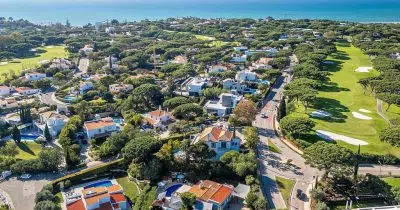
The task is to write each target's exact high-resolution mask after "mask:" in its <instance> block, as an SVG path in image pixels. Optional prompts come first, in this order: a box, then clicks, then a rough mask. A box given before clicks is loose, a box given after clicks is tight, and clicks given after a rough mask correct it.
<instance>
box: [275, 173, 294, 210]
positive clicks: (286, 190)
mask: <svg viewBox="0 0 400 210" xmlns="http://www.w3.org/2000/svg"><path fill="white" fill-rule="evenodd" d="M276 183H277V184H278V188H279V191H280V192H281V194H282V197H283V199H284V200H285V203H286V206H288V207H289V206H290V194H291V193H292V189H293V187H294V184H295V183H296V182H295V181H294V180H291V179H285V178H283V177H279V176H277V177H276Z"/></svg>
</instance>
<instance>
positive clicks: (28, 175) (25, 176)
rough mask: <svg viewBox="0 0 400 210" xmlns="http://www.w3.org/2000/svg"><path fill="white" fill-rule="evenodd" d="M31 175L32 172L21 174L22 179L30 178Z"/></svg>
mask: <svg viewBox="0 0 400 210" xmlns="http://www.w3.org/2000/svg"><path fill="white" fill-rule="evenodd" d="M31 177H32V175H30V174H22V175H21V176H20V178H21V179H30V178H31Z"/></svg>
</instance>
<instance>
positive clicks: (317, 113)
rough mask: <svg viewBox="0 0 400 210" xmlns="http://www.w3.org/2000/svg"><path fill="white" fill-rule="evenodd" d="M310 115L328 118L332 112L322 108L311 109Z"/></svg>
mask: <svg viewBox="0 0 400 210" xmlns="http://www.w3.org/2000/svg"><path fill="white" fill-rule="evenodd" d="M310 115H311V117H316V118H330V117H332V114H331V113H329V112H326V111H323V110H316V111H313V112H312V113H311V114H310Z"/></svg>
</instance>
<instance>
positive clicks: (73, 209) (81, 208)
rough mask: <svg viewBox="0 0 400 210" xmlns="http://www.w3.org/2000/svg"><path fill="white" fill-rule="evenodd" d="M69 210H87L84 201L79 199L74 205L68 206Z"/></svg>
mask: <svg viewBox="0 0 400 210" xmlns="http://www.w3.org/2000/svg"><path fill="white" fill-rule="evenodd" d="M67 210H86V208H85V205H84V204H83V201H82V199H79V200H77V201H75V202H73V203H70V204H68V205H67Z"/></svg>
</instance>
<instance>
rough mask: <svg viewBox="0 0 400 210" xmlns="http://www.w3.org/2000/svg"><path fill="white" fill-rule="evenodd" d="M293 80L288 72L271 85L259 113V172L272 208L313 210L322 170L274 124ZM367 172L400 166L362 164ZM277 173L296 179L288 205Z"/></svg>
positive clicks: (396, 170)
mask: <svg viewBox="0 0 400 210" xmlns="http://www.w3.org/2000/svg"><path fill="white" fill-rule="evenodd" d="M291 66H293V65H291ZM290 81H291V76H290V75H288V74H284V75H283V76H280V77H279V78H278V79H277V81H276V82H275V84H274V86H272V87H271V91H270V93H269V94H268V95H267V97H266V98H265V100H264V103H263V104H264V106H263V107H262V109H261V112H260V113H259V114H258V115H257V116H256V120H255V121H254V124H253V125H254V126H255V127H257V128H258V131H259V136H260V145H259V146H258V159H259V170H258V173H259V176H260V179H261V187H262V190H263V192H264V194H265V195H266V197H267V199H268V203H269V205H270V208H273V209H291V210H303V209H307V210H308V209H310V205H309V192H310V190H311V189H312V186H313V184H314V183H315V178H316V176H317V175H322V172H321V171H319V170H318V169H316V168H312V167H310V166H309V165H306V164H305V160H304V159H303V157H301V155H300V154H299V153H297V152H295V151H294V150H292V149H291V148H290V147H288V146H287V145H286V144H285V143H284V142H283V141H282V140H281V138H280V137H279V136H277V135H276V133H275V128H276V127H278V126H276V125H274V121H275V116H276V113H277V110H276V109H277V106H278V105H279V102H280V101H281V99H282V96H283V88H284V86H285V84H286V83H287V82H290ZM381 107H382V105H381V103H379V101H378V111H379V109H381ZM261 113H265V115H266V118H262V117H261ZM268 139H270V141H271V142H272V143H273V144H274V145H276V146H277V147H278V148H279V149H280V150H281V151H282V152H281V153H280V154H278V153H273V152H270V151H269V149H268ZM289 159H291V164H290V165H288V164H287V161H288V160H289ZM367 173H370V174H374V175H377V176H379V175H389V174H391V175H400V166H388V165H377V164H360V168H359V174H367ZM276 176H280V177H284V178H286V179H292V180H295V181H296V184H295V186H294V188H293V190H292V194H291V198H290V202H287V203H290V206H287V205H286V204H285V201H284V199H283V197H282V195H281V193H280V192H279V189H278V187H277V185H276V181H275V177H276ZM297 190H301V191H302V192H304V193H305V194H306V196H303V198H302V199H299V198H297V196H296V192H297Z"/></svg>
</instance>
